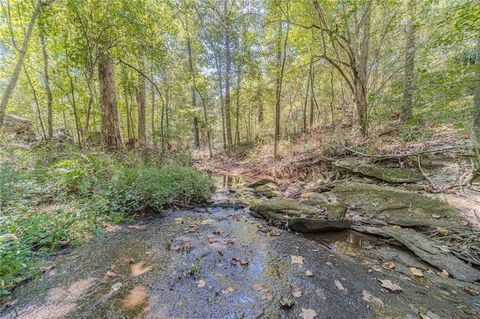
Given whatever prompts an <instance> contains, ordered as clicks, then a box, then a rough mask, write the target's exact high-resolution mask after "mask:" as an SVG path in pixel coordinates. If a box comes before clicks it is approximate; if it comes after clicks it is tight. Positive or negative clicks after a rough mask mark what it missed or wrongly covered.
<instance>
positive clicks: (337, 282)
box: [335, 280, 347, 291]
mask: <svg viewBox="0 0 480 319" xmlns="http://www.w3.org/2000/svg"><path fill="white" fill-rule="evenodd" d="M335 287H337V289H338V290H341V291H347V289H345V288H344V287H343V285H342V283H341V282H340V281H338V280H335Z"/></svg>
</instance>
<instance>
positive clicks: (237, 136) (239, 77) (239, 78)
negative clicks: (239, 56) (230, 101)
mask: <svg viewBox="0 0 480 319" xmlns="http://www.w3.org/2000/svg"><path fill="white" fill-rule="evenodd" d="M241 82H242V75H241V71H240V70H239V71H238V74H237V96H236V98H237V109H236V112H235V113H236V116H237V117H236V119H235V145H239V144H240V89H241Z"/></svg>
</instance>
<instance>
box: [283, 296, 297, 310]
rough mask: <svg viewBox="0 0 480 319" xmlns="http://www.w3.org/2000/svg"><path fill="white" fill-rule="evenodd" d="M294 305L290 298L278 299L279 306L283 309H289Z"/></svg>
mask: <svg viewBox="0 0 480 319" xmlns="http://www.w3.org/2000/svg"><path fill="white" fill-rule="evenodd" d="M294 304H295V301H293V299H290V298H282V299H280V305H281V306H282V307H284V308H291V307H293V305H294Z"/></svg>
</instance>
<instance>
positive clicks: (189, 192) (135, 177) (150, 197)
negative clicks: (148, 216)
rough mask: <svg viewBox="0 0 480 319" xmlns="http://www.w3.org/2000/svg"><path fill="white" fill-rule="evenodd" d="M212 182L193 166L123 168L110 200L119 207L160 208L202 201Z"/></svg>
mask: <svg viewBox="0 0 480 319" xmlns="http://www.w3.org/2000/svg"><path fill="white" fill-rule="evenodd" d="M213 188H214V186H213V183H212V182H211V181H210V179H209V178H208V176H207V175H206V174H205V173H203V172H199V171H197V170H195V169H193V168H188V167H180V166H167V167H163V168H160V169H159V168H144V169H140V170H137V169H126V170H125V171H123V172H122V175H121V176H120V177H119V178H118V180H117V181H116V182H114V185H113V189H112V192H111V198H112V202H113V203H114V204H115V205H116V206H117V207H118V208H121V209H124V210H126V211H129V210H135V211H138V210H145V209H154V210H162V209H163V208H165V207H173V206H186V205H187V204H201V203H205V202H206V201H208V200H209V199H210V196H211V194H212V191H213Z"/></svg>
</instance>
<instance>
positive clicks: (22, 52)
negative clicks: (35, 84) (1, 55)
mask: <svg viewBox="0 0 480 319" xmlns="http://www.w3.org/2000/svg"><path fill="white" fill-rule="evenodd" d="M50 2H52V0H50V1H47V2H45V3H44V2H42V0H37V2H36V4H35V8H34V9H33V13H32V17H31V19H30V22H29V24H28V26H27V32H26V33H25V38H24V39H23V44H22V47H21V48H18V50H17V51H18V52H17V53H18V59H17V63H16V64H15V69H14V70H13V73H12V76H11V77H10V80H9V82H8V84H7V88H6V89H5V92H4V93H3V96H2V101H1V102H0V129H1V128H2V126H3V119H4V117H5V110H6V108H7V105H8V101H9V100H10V97H11V96H12V94H13V91H14V90H15V86H16V85H17V81H18V77H19V75H20V71H21V70H22V66H23V62H24V61H25V56H26V54H27V50H28V44H29V43H30V38H31V37H32V32H33V28H34V26H35V22H36V21H37V18H38V15H39V14H40V10H41V8H42V5H48V4H49V3H50ZM8 23H11V21H8ZM13 37H14V36H13V33H12V39H13ZM14 46H16V44H14Z"/></svg>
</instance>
